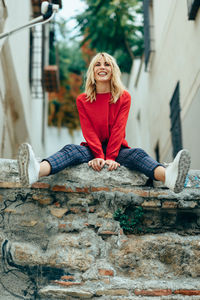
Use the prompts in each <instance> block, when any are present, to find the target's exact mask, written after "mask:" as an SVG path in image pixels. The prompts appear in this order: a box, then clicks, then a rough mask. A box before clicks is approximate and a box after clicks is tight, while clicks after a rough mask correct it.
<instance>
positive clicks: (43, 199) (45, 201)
mask: <svg viewBox="0 0 200 300" xmlns="http://www.w3.org/2000/svg"><path fill="white" fill-rule="evenodd" d="M32 199H33V200H35V201H38V202H39V203H40V204H43V205H48V204H51V203H52V201H53V200H52V199H51V198H50V197H46V196H45V195H42V194H41V195H33V197H32Z"/></svg>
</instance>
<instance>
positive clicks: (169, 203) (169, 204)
mask: <svg viewBox="0 0 200 300" xmlns="http://www.w3.org/2000/svg"><path fill="white" fill-rule="evenodd" d="M177 205H178V204H177V202H175V201H164V202H163V204H162V208H165V209H167V208H169V209H173V208H177Z"/></svg>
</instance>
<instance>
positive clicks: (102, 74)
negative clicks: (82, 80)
mask: <svg viewBox="0 0 200 300" xmlns="http://www.w3.org/2000/svg"><path fill="white" fill-rule="evenodd" d="M111 77H112V68H111V65H110V63H108V62H107V61H106V60H105V58H104V57H103V56H101V57H100V58H99V59H98V60H97V62H96V63H95V65H94V79H95V81H96V83H98V82H108V81H110V80H111Z"/></svg>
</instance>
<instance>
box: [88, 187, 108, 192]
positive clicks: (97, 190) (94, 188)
mask: <svg viewBox="0 0 200 300" xmlns="http://www.w3.org/2000/svg"><path fill="white" fill-rule="evenodd" d="M100 191H105V192H109V191H110V189H109V187H105V186H101V187H94V186H93V187H91V192H100Z"/></svg>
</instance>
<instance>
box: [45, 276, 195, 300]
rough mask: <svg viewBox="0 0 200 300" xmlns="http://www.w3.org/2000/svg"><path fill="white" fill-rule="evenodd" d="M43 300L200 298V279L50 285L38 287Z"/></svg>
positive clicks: (113, 279)
mask: <svg viewBox="0 0 200 300" xmlns="http://www.w3.org/2000/svg"><path fill="white" fill-rule="evenodd" d="M39 296H40V297H41V299H42V300H47V299H56V300H61V299H113V300H114V299H116V300H117V299H124V300H125V299H127V300H129V299H130V300H132V299H134V300H136V299H138V300H139V299H148V300H151V299H152V300H153V299H168V300H169V299H177V300H179V299H182V300H187V299H190V300H191V299H200V286H199V280H195V279H194V280H192V279H191V280H188V279H184V278H182V280H181V279H179V280H174V281H169V280H168V281H165V280H160V281H159V280H145V279H143V280H131V279H127V278H122V277H114V278H112V279H111V280H109V281H108V282H107V283H106V280H104V281H99V282H95V281H91V282H89V281H87V282H85V283H83V284H80V285H79V286H74V285H73V283H71V286H68V287H67V286H64V285H62V283H61V282H58V285H55V284H54V285H48V286H46V287H43V288H41V289H40V290H39Z"/></svg>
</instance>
